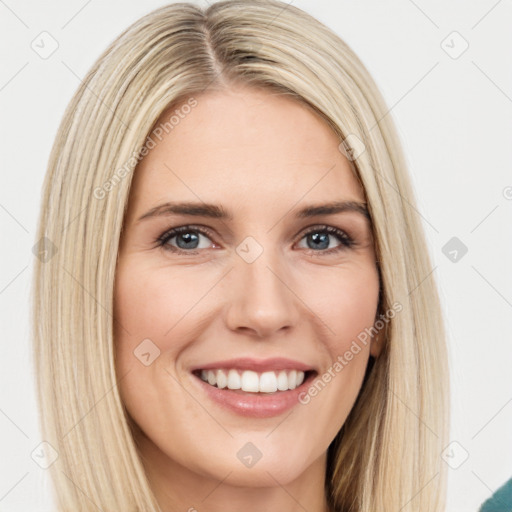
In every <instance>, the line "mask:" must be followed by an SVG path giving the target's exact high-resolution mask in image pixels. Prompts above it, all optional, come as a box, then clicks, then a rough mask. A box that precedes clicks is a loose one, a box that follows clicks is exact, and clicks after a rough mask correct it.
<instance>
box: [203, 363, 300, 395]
mask: <svg viewBox="0 0 512 512" xmlns="http://www.w3.org/2000/svg"><path fill="white" fill-rule="evenodd" d="M201 379H202V380H204V381H205V382H208V384H210V385H211V386H216V387H218V388H219V389H224V388H228V389H241V390H242V391H246V392H248V393H274V392H276V391H288V390H289V389H295V388H296V387H297V386H300V385H301V384H302V383H303V382H304V372H303V371H301V370H280V371H277V372H273V371H272V372H263V373H257V372H254V371H251V370H245V371H243V372H239V371H238V370H234V369H231V370H225V369H221V370H201Z"/></svg>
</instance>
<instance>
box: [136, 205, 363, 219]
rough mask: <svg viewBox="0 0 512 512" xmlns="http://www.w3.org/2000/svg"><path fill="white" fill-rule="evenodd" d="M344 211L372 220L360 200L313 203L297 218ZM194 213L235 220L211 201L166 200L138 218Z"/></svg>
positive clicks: (303, 209) (298, 212) (300, 211)
mask: <svg viewBox="0 0 512 512" xmlns="http://www.w3.org/2000/svg"><path fill="white" fill-rule="evenodd" d="M343 212H356V213H360V214H361V215H363V216H364V217H366V218H367V219H368V220H371V218H370V214H369V212H368V209H367V207H366V203H363V202H358V201H334V202H330V203H322V204H313V205H309V206H306V207H305V208H302V209H301V210H298V211H297V212H296V214H295V216H296V217H297V218H300V219H304V218H309V217H315V216H318V215H334V214H336V213H343ZM173 214H176V215H193V216H196V217H209V218H212V219H223V220H233V215H232V214H231V213H230V212H228V211H226V210H225V209H224V208H223V207H222V206H219V205H216V204H210V203H202V202H201V203H195V202H188V203H187V202H181V203H180V202H166V203H163V204H161V205H158V206H155V207H154V208H151V210H149V211H147V212H146V213H145V214H143V215H142V216H140V217H139V218H138V219H137V222H140V221H141V220H144V219H149V218H154V217H160V216H167V215H173Z"/></svg>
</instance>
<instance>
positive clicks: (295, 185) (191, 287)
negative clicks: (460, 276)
mask: <svg viewBox="0 0 512 512" xmlns="http://www.w3.org/2000/svg"><path fill="white" fill-rule="evenodd" d="M38 235H39V236H38V238H40V239H43V242H42V243H46V244H48V246H49V247H51V245H50V244H53V246H55V248H56V249H55V251H54V252H55V254H53V253H52V255H51V257H50V258H47V261H46V262H45V263H43V262H41V263H39V265H38V266H37V267H36V269H35V283H34V284H35V286H34V296H35V304H34V327H35V328H34V337H35V353H36V354H37V372H38V379H39V390H40V396H39V400H40V407H41V411H42V415H41V416H42V417H41V421H42V426H43V432H44V436H45V439H46V440H47V441H48V442H49V443H50V444H51V445H52V446H53V447H55V449H56V451H57V453H58V454H59V456H58V459H57V461H56V462H55V463H54V464H53V465H52V466H51V469H50V470H51V471H52V472H53V473H52V476H53V479H54V482H55V488H56V496H57V499H58V502H59V506H60V510H66V511H67V510H73V511H82V510H84V511H85V510H96V509H101V510H104V511H121V510H122V511H129V510H133V511H149V510H161V511H165V512H166V511H171V510H198V511H202V510H204V511H213V510H228V511H229V510H233V511H234V510H240V509H243V510H246V511H253V510H254V511H256V510H278V509H279V510H281V511H283V510H284V511H288V510H289V511H292V510H298V509H299V508H300V509H305V510H309V511H312V512H313V511H315V512H320V511H321V512H325V511H361V512H362V511H364V512H367V511H384V510H401V511H403V512H406V511H408V510H411V511H412V510H421V511H422V512H423V511H441V510H443V504H444V495H445V464H444V462H443V461H442V459H441V457H440V454H441V451H442V450H443V448H444V447H445V446H446V444H447V432H448V403H447V397H448V387H447V366H446V353H445V345H444V333H443V328H442V318H441V313H440V307H439V302H438V297H437V292H436V288H435V284H434V282H433V280H432V277H429V278H428V279H425V276H428V275H429V274H430V270H431V265H430V261H429V257H428V253H427V250H426V245H425V241H424V235H423V232H422V227H421V224H420V222H419V219H418V217H417V213H416V212H415V209H414V197H413V194H412V190H411V186H410V183H409V178H408V175H407V170H406V167H405V164H404V159H403V156H402V153H401V150H400V146H399V142H398V140H397V137H396V134H395V129H394V126H393V124H392V121H391V118H390V115H389V114H387V108H386V105H385V104H384V102H383V100H382V98H381V96H380V94H379V92H378V91H377V89H376V87H375V85H374V82H373V81H372V79H371V77H370V76H369V74H368V72H367V71H366V70H365V68H364V66H363V65H362V64H361V62H360V61H359V60H358V59H357V57H356V56H355V55H354V53H353V52H352V51H351V50H350V49H349V48H348V47H347V45H346V44H345V43H344V42H343V41H341V40H340V39H339V37H338V36H336V35H335V34H333V33H332V32H331V31H330V30H328V29H327V28H326V27H325V26H323V25H321V24H320V23H319V22H318V21H316V20H315V19H313V18H312V17H311V16H309V15H307V14H306V13H304V12H303V11H301V10H299V9H297V8H295V7H293V6H291V5H287V4H285V3H282V2H278V1H274V0H272V1H267V0H265V1H239V0H232V1H228V2H218V3H215V4H212V5H211V6H210V7H209V8H208V9H206V10H205V11H202V10H201V9H199V8H198V7H197V6H193V5H189V4H174V5H169V6H166V7H163V8H161V9H158V10H156V11H154V12H152V13H150V14H148V15H147V16H145V17H143V18H142V19H140V20H139V21H138V22H136V23H135V24H134V25H132V26H131V27H129V28H128V29H127V30H126V31H125V32H124V33H123V34H121V35H120V36H119V37H118V38H117V39H116V40H115V41H114V42H113V43H112V45H111V46H110V47H109V48H108V49H107V50H106V51H105V52H104V54H103V55H102V56H101V57H100V58H99V59H98V61H97V63H96V64H95V65H94V66H93V68H92V70H91V71H90V72H89V74H88V75H87V77H86V78H85V80H84V81H83V84H82V85H81V87H80V89H79V90H78V91H77V93H76V94H75V96H74V98H73V100H72V101H71V103H70V105H69V107H68V109H67V111H66V113H65V116H64V120H63V122H62V125H61V128H60V130H59V133H58V135H57V140H56V142H55V146H54V149H53V152H52V155H51V159H50V163H49V169H48V173H47V176H46V181H45V184H44V197H43V205H42V210H41V218H40V226H39V234H38Z"/></svg>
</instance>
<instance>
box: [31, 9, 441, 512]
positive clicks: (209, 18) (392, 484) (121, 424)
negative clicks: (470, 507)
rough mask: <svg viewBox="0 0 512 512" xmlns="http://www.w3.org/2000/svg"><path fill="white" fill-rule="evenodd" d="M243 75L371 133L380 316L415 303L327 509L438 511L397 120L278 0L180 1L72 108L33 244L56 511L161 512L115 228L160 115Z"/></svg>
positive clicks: (412, 225) (306, 18) (432, 419)
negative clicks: (123, 367) (126, 346)
mask: <svg viewBox="0 0 512 512" xmlns="http://www.w3.org/2000/svg"><path fill="white" fill-rule="evenodd" d="M236 83H240V84H244V85H248V86H254V87H264V88H266V89H267V90H269V91H273V92H274V93H276V94H284V95H286V96H287V97H291V98H295V99H296V100H297V101H300V102H302V103H303V104H305V105H308V107H310V108H312V109H313V110H314V111H315V112H316V113H317V114H318V115H320V116H321V117H322V118H323V119H325V121H326V122H328V123H329V125H330V126H331V127H332V129H333V130H334V131H335V132H336V133H337V134H338V135H339V137H340V141H343V140H345V146H347V147H348V146H351V144H352V143H353V141H357V142H358V143H362V144H364V146H363V152H362V153H361V154H360V155H359V156H357V158H355V159H354V160H353V162H352V164H353V167H354V171H355V172H356V173H357V176H358V179H359V180H360V181H361V183H362V185H363V187H364V191H365V195H366V199H367V202H368V208H369V211H370V215H371V218H372V227H373V232H374V238H375V248H376V254H377V260H378V266H379V272H380V277H381V304H380V312H381V313H382V312H385V311H388V310H389V309H390V308H391V307H392V305H393V304H395V303H397V302H398V303H400V305H401V306H402V308H401V311H400V312H399V314H396V315H395V316H394V317H393V318H392V319H390V320H389V321H388V322H387V325H386V329H385V331H384V337H385V339H384V349H383V351H382V353H381V354H380V356H379V357H377V358H376V359H375V360H374V359H373V358H372V359H371V360H370V365H369V366H368V369H367V374H366V377H365V380H364V383H363V386H362V389H361V392H360V394H359V396H358V399H357V401H356V403H355V405H354V407H353V409H352V411H351V413H350V415H349V417H348V418H347V421H346V423H345V424H344V425H343V427H342V429H341V430H340V432H339V433H338V434H337V436H336V438H335V439H334V441H333V442H332V443H331V445H330V447H329V451H328V465H327V474H326V493H327V496H328V499H329V502H330V504H331V505H332V507H333V509H334V510H337V511H343V512H356V511H357V512H373V511H374V512H377V511H378V512H381V511H382V512H383V511H398V510H400V511H401V512H408V511H412V510H421V511H422V512H434V511H436V512H437V511H442V510H444V500H445V492H446V489H445V487H446V473H445V464H444V463H443V462H442V460H441V457H440V454H441V451H442V449H443V448H444V446H445V444H446V439H447V434H448V429H449V426H448V405H449V403H448V395H449V389H448V370H447V355H446V348H445V336H444V331H443V319H442V313H441V309H440V305H439V299H438V295H437V289H436V286H435V282H434V279H433V277H432V276H431V275H430V273H431V264H430V260H429V255H428V252H427V247H426V243H425V239H424V234H423V228H422V225H421V223H420V220H419V218H418V214H417V212H416V211H415V207H414V205H415V199H414V196H413V191H412V187H411V184H410V182H409V177H408V173H407V168H406V162H405V160H404V157H403V155H402V150H401V148H400V143H399V140H398V137H397V135H396V132H395V127H394V125H393V122H392V119H391V116H390V114H389V113H388V110H387V108H386V105H385V102H384V101H383V99H382V97H381V95H380V93H379V92H378V90H377V88H376V86H375V84H374V82H373V80H372V78H371V77H370V75H369V73H368V72H367V70H366V69H365V67H364V66H363V64H362V63H361V62H360V61H359V59H358V58H357V57H356V55H355V54H354V53H353V52H352V51H351V49H350V48H349V47H348V46H347V45H346V44H345V43H344V42H343V41H342V40H341V39H340V38H339V37H338V36H337V35H336V34H334V33H333V32H332V31H331V30H330V29H328V28H327V27H325V26H324V25H322V24H321V23H320V22H318V21H317V20H315V19H314V18H313V17H311V16H310V15H308V14H306V13H305V12H303V11H301V10H300V9H298V8H295V7H293V6H291V5H287V4H285V3H283V2H280V1H277V0H249V1H248V0H231V1H229V0H228V1H222V2H218V3H214V4H212V5H211V6H210V7H208V8H207V9H206V10H202V9H200V8H199V7H197V6H195V5H193V4H187V3H177V4H171V5H168V6H165V7H162V8H160V9H157V10H155V11H153V12H151V13H149V14H148V15H146V16H144V17H143V18H141V19H140V20H138V21H137V22H135V23H134V24H133V25H132V26H130V27H129V28H128V29H126V30H125V31H124V32H123V33H122V34H121V35H120V36H119V37H118V38H116V39H115V40H114V41H113V42H112V44H111V45H110V46H109V47H108V48H107V50H106V51H105V52H104V53H103V54H102V55H101V56H100V57H99V59H98V60H97V62H96V63H95V64H94V65H93V67H92V69H91V70H90V71H89V73H88V74H87V76H86V77H85V79H84V80H83V82H82V84H81V85H80V87H79V89H78V90H77V92H76V93H75V95H74V96H73V98H72V100H71V102H70V104H69V106H68V107H67V110H66V112H65V114H64V118H63V121H62V123H61V126H60V128H59V131H58V133H57V136H56V140H55V143H54V146H53V149H52V152H51V155H50V160H49V164H48V171H47V174H46V177H45V182H44V186H43V195H42V206H41V211H40V221H39V227H38V233H37V237H36V239H37V240H38V241H40V242H39V243H40V246H41V247H42V248H43V249H46V252H44V251H42V253H43V254H44V256H41V258H40V259H36V260H35V264H34V265H35V266H34V282H33V289H32V294H33V299H32V300H33V303H32V305H33V313H32V315H33V317H32V321H33V338H34V354H35V365H36V375H37V384H38V392H39V396H38V398H39V407H40V421H41V425H42V432H43V436H44V439H45V440H46V441H47V442H49V443H50V444H51V445H52V446H53V447H54V448H55V449H56V451H57V453H58V458H57V460H56V462H55V463H54V464H53V465H51V466H50V468H49V471H51V476H52V480H53V482H54V489H55V491H56V497H57V500H58V504H59V510H61V511H72V512H81V511H92V510H97V509H101V510H103V511H105V512H108V511H120V510H122V511H124V512H128V511H140V512H142V511H157V510H160V509H159V507H158V503H157V502H156V499H155V497H154V496H153V494H152V492H151V488H150V485H149V482H148V480H147V478H146V474H145V471H144V468H143V465H142V463H141V459H140V456H139V453H138V450H137V446H136V445H135V442H134V437H133V435H132V430H131V426H130V423H129V418H128V415H127V413H126V410H125V409H124V406H123V404H122V401H121V398H120V393H119V388H118V383H119V382H120V380H121V379H123V378H124V375H116V369H115V358H114V336H113V332H114V325H113V324H114V318H113V311H114V309H113V290H114V279H115V269H116V262H117V257H118V247H119V239H120V234H121V230H122V225H123V218H124V214H125V212H126V207H127V202H128V197H129V190H130V184H131V180H132V177H133V171H134V169H135V167H136V165H137V163H138V161H140V158H141V152H140V151H141V148H144V147H147V144H148V142H149V139H150V138H151V137H150V134H151V133H152V130H153V129H154V128H155V123H156V122H157V120H158V119H159V118H160V116H161V115H162V113H164V112H166V111H167V110H168V109H169V108H170V107H172V106H178V105H180V104H183V103H186V102H187V100H188V102H189V104H190V100H191V99H194V97H195V96H199V95H200V94H201V93H203V92H205V91H206V92H207V91H208V90H212V89H214V88H215V89H222V88H226V87H230V86H231V85H234V84H236ZM171 125H172V122H170V123H169V126H171ZM169 126H168V128H169ZM169 129H171V128H169ZM151 140H154V137H152V138H151ZM352 155H353V153H352ZM120 328H121V327H120Z"/></svg>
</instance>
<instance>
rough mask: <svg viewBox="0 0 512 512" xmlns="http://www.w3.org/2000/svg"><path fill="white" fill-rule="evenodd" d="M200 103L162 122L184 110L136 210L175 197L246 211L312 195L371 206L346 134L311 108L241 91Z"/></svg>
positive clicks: (136, 190)
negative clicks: (347, 151) (343, 141)
mask: <svg viewBox="0 0 512 512" xmlns="http://www.w3.org/2000/svg"><path fill="white" fill-rule="evenodd" d="M195 99H196V101H197V104H196V105H195V106H194V107H193V108H190V109H186V110H183V111H180V107H179V106H175V107H173V108H172V109H170V110H168V111H167V112H165V113H164V114H163V115H162V116H161V118H160V120H159V121H160V122H162V123H163V122H165V121H166V120H168V119H169V117H170V115H172V113H173V112H175V111H176V110H178V114H179V115H178V116H177V117H176V118H175V119H179V122H178V123H177V124H175V125H174V127H173V128H172V129H171V130H169V131H168V132H167V133H166V132H164V133H163V134H162V135H161V137H162V140H157V139H155V142H156V145H155V146H154V147H153V148H152V149H151V150H150V151H149V153H148V154H147V155H146V156H145V157H144V158H143V159H142V161H141V162H140V164H139V166H138V167H137V169H136V171H135V176H134V183H133V184H132V189H133V196H134V197H133V199H132V200H131V204H130V209H131V210H133V209H136V210H137V213H139V211H140V210H141V209H142V208H146V207H151V206H152V205H154V204H156V203H158V202H159V201H164V200H169V199H180V200H194V201H197V200H202V201H205V202H220V203H224V204H235V205H237V204H238V205H240V206H241V207H242V206H245V207H246V208H249V207H250V206H254V207H257V206H258V205H259V206H260V208H261V207H262V205H263V203H262V200H263V199H265V200H266V201H267V202H271V203H273V204H274V203H275V202H276V201H277V203H278V204H279V203H280V204H282V205H283V206H284V203H286V204H287V205H288V206H291V204H293V203H297V201H299V200H300V199H301V197H304V196H306V195H307V199H308V200H311V201H315V200H322V201H329V200H339V199H353V200H363V196H364V194H363V191H362V188H361V186H360V184H359V183H358V181H357V179H356V178H355V177H354V175H353V170H352V168H351V165H350V163H349V161H348V160H347V159H346V157H345V156H344V155H343V154H342V153H341V152H340V151H339V149H338V146H339V142H340V140H339V138H338V136H337V135H336V134H335V133H334V132H333V131H332V129H331V128H330V127H329V126H328V124H327V123H326V121H325V120H323V119H322V118H321V117H320V116H318V115H317V114H315V113H314V112H313V111H312V110H311V109H310V108H308V107H307V106H306V105H304V104H302V103H300V102H298V101H296V100H294V99H291V98H287V97H284V96H282V95H276V94H275V93H272V92H269V91H266V90H262V89H252V88H251V89H249V88H240V87H238V88H233V89H229V90H225V91H224V90H223V91H214V92H208V93H205V94H201V95H198V96H195ZM184 112H187V113H186V114H185V113H184ZM158 124H159V123H157V125H156V126H158ZM266 208H267V209H268V204H267V205H266Z"/></svg>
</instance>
